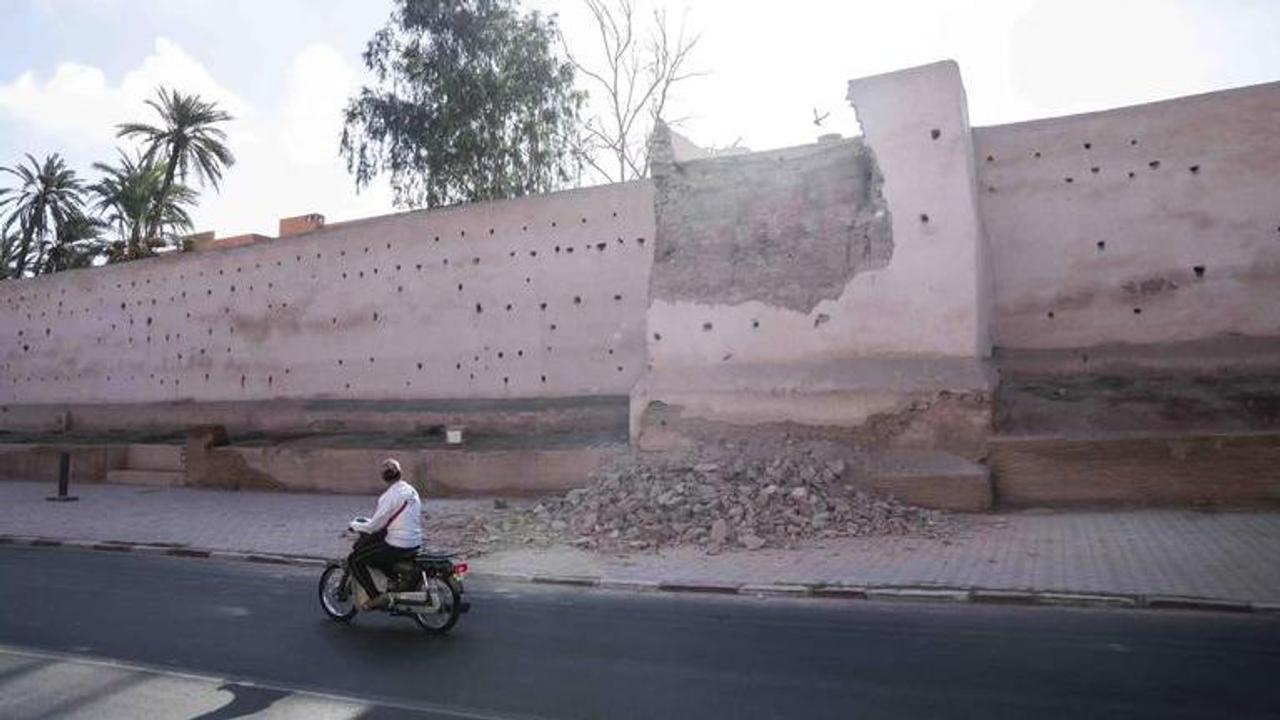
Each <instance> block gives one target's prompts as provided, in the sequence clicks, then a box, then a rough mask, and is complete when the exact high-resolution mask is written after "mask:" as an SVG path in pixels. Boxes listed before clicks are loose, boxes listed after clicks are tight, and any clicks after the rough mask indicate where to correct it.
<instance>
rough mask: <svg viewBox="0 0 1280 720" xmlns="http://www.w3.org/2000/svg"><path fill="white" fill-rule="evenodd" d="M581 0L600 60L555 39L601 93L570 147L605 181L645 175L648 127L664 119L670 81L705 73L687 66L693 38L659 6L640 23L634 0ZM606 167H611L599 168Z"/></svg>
mask: <svg viewBox="0 0 1280 720" xmlns="http://www.w3.org/2000/svg"><path fill="white" fill-rule="evenodd" d="M583 2H584V4H585V5H586V7H587V10H588V12H590V13H591V17H592V20H593V21H594V22H595V25H596V34H597V36H598V38H599V43H600V45H599V47H600V50H601V51H602V52H601V54H600V58H601V60H600V62H599V64H596V65H594V66H592V65H589V64H588V63H587V62H585V61H584V60H583V59H582V58H583V56H582V55H580V54H579V53H574V52H572V51H571V49H570V46H569V43H568V42H567V41H566V40H565V38H564V36H563V35H561V37H560V42H561V45H562V46H563V48H564V52H565V56H566V57H567V58H568V60H569V62H570V63H571V64H572V65H573V66H574V68H575V69H576V70H577V71H578V72H579V73H580V74H581V75H582V76H583V77H584V78H586V80H587V81H588V82H589V84H590V85H591V87H592V88H595V89H598V91H599V93H600V94H599V95H595V96H594V102H593V103H592V104H591V107H592V108H594V109H595V114H594V115H593V116H590V119H589V120H588V122H587V123H585V124H584V126H583V132H581V133H579V136H578V145H577V147H576V148H575V150H576V152H577V154H578V156H579V157H581V158H582V159H583V160H584V161H585V162H586V164H587V165H589V166H590V167H591V168H592V170H594V171H595V172H597V173H599V175H600V176H601V177H602V178H603V179H604V180H606V181H610V182H623V181H626V180H631V179H634V178H639V177H645V176H646V175H648V172H649V134H650V133H651V132H652V130H653V126H654V124H655V123H656V122H657V121H658V120H663V119H665V114H666V111H667V103H668V102H669V100H670V99H671V97H672V88H673V87H674V86H676V85H678V84H680V83H683V82H686V81H688V80H690V79H692V78H696V77H700V76H702V75H703V74H705V73H702V72H699V71H694V70H689V69H688V68H687V67H686V66H687V64H688V63H689V60H690V57H691V56H692V54H693V51H694V48H695V47H696V46H697V44H698V40H699V39H700V38H699V36H698V35H693V36H692V37H690V36H688V35H687V34H686V31H685V23H684V21H683V19H682V20H681V22H680V25H679V27H677V28H675V29H674V30H673V29H672V27H671V25H670V23H669V22H668V19H667V13H666V11H665V9H663V8H660V7H659V8H655V9H654V10H653V12H652V14H651V17H650V22H649V24H648V25H647V26H644V27H642V25H643V23H640V22H638V21H637V18H636V5H635V0H583ZM611 166H612V167H614V168H616V169H614V170H612V171H608V170H606V168H608V167H611Z"/></svg>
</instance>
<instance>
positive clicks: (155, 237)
mask: <svg viewBox="0 0 1280 720" xmlns="http://www.w3.org/2000/svg"><path fill="white" fill-rule="evenodd" d="M118 152H120V161H119V163H118V164H117V165H108V164H106V163H94V164H93V167H94V169H95V170H98V171H99V172H101V173H103V177H102V179H101V180H99V181H98V182H96V183H94V184H93V185H92V186H90V188H89V192H90V193H91V194H92V195H93V197H94V199H95V202H94V209H95V210H97V211H98V212H99V213H101V215H102V220H103V222H104V223H105V224H106V225H108V226H110V227H113V228H115V230H116V233H117V235H118V237H119V244H120V246H121V247H120V248H119V250H118V251H117V252H114V253H112V259H113V260H116V261H120V260H134V259H137V258H140V257H145V256H147V255H150V254H151V251H152V249H153V248H154V247H156V246H163V245H165V244H168V242H169V241H172V240H174V239H176V237H177V236H178V233H179V231H189V230H190V229H191V215H190V214H189V213H188V212H187V208H186V206H188V205H193V204H195V200H196V193H195V191H194V190H192V189H191V188H189V187H187V186H186V185H181V184H176V185H172V186H170V187H169V189H168V191H167V192H166V191H164V190H163V189H162V188H163V187H164V181H165V171H164V170H163V169H161V168H160V166H159V165H157V164H155V163H154V162H152V161H150V160H148V159H147V157H146V155H140V156H138V157H135V158H130V157H129V156H128V155H125V154H124V152H122V151H118Z"/></svg>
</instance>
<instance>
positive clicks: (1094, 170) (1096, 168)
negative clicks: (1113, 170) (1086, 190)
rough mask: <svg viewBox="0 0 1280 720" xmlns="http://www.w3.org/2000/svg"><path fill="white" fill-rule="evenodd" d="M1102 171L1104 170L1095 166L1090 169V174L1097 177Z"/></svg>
mask: <svg viewBox="0 0 1280 720" xmlns="http://www.w3.org/2000/svg"><path fill="white" fill-rule="evenodd" d="M1101 171H1102V168H1100V167H1098V166H1097V165H1094V166H1093V167H1091V168H1089V172H1091V173H1093V174H1094V175H1097V174H1098V173H1099V172H1101Z"/></svg>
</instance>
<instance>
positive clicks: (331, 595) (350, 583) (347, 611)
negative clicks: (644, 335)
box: [320, 564, 356, 623]
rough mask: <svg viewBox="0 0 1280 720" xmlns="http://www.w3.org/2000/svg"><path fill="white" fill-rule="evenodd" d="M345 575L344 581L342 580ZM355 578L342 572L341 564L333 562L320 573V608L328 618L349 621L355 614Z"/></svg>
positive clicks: (342, 621)
mask: <svg viewBox="0 0 1280 720" xmlns="http://www.w3.org/2000/svg"><path fill="white" fill-rule="evenodd" d="M344 574H345V576H346V583H345V584H344V583H343V582H342V580H343V576H344ZM354 583H355V578H353V577H351V575H350V574H348V573H343V571H342V566H341V565H338V564H333V565H330V566H328V567H326V568H325V569H324V572H322V573H320V608H321V609H322V610H324V614H325V615H328V616H329V619H331V620H334V621H336V622H341V623H344V622H350V620H351V618H353V617H355V616H356V593H355V586H354Z"/></svg>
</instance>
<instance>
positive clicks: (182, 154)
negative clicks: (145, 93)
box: [116, 88, 236, 224]
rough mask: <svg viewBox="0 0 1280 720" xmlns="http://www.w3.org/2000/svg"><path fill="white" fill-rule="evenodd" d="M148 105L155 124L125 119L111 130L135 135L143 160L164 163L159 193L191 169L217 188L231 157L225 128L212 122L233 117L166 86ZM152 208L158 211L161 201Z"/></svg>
mask: <svg viewBox="0 0 1280 720" xmlns="http://www.w3.org/2000/svg"><path fill="white" fill-rule="evenodd" d="M147 105H150V106H151V108H152V109H153V110H155V111H156V113H158V114H159V115H160V120H161V124H160V125H147V124H146V123H124V124H123V125H119V126H117V131H116V135H117V136H119V137H127V138H138V139H140V140H141V141H142V145H143V156H142V157H143V159H144V160H146V161H147V162H148V163H157V164H163V166H164V177H163V181H162V182H161V184H160V186H159V194H160V195H161V196H168V195H169V193H170V191H171V190H172V189H173V188H174V186H175V182H180V183H186V181H187V179H188V178H189V177H190V176H191V175H193V174H194V175H195V176H196V178H197V179H198V180H199V181H200V184H201V185H204V184H206V183H208V184H209V185H212V186H213V188H214V189H215V190H217V189H218V182H219V181H221V180H222V170H223V168H228V167H231V166H232V165H234V164H235V161H236V159H235V156H234V155H232V154H231V151H230V150H229V149H227V146H226V142H225V141H226V138H227V135H226V133H225V132H223V130H222V129H221V128H219V127H217V125H218V124H219V123H224V122H228V121H230V120H232V117H231V115H229V114H227V113H226V112H224V111H222V110H220V109H218V106H217V104H216V103H213V102H211V101H207V100H203V99H201V98H200V96H199V95H183V94H182V93H180V92H178V91H176V90H172V91H171V90H166V89H165V88H160V89H159V90H158V91H157V99H155V100H148V101H147ZM153 207H154V208H155V210H156V211H157V212H158V211H160V210H161V209H162V208H163V207H164V203H156V204H155V205H154V206H153ZM151 222H152V224H155V223H159V222H160V218H158V217H157V218H152V220H151Z"/></svg>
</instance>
